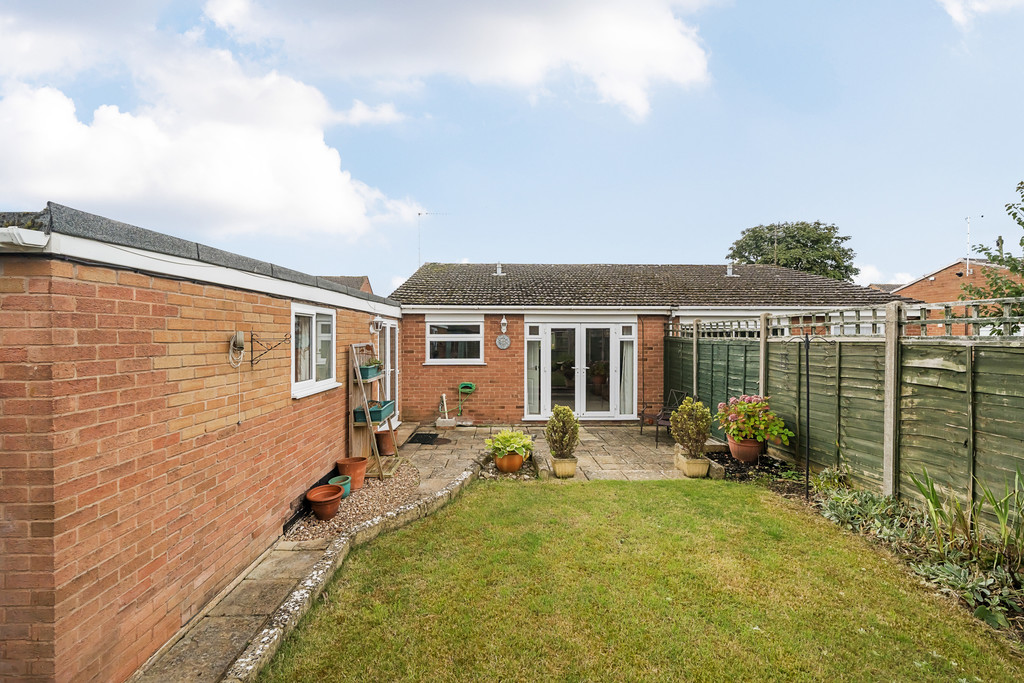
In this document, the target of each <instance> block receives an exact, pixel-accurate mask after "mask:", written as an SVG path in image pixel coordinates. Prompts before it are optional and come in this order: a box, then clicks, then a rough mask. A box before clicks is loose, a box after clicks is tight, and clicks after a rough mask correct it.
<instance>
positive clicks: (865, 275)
mask: <svg viewBox="0 0 1024 683" xmlns="http://www.w3.org/2000/svg"><path fill="white" fill-rule="evenodd" d="M854 266H856V267H857V268H859V269H860V273H859V274H857V275H855V276H854V278H853V282H854V284H857V285H860V286H861V287H867V286H868V285H871V284H876V283H877V284H897V283H898V284H901V285H902V284H906V283H908V282H910V281H911V280H913V279H914V276H913V275H911V274H910V273H895V274H892V275H889V274H887V273H883V272H882V271H881V270H880V269H879V268H878V267H876V266H873V265H871V264H869V263H867V264H865V263H854Z"/></svg>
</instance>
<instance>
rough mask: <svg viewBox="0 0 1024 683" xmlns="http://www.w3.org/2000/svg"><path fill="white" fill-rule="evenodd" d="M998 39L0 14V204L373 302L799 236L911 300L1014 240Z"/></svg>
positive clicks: (135, 13)
mask: <svg viewBox="0 0 1024 683" xmlns="http://www.w3.org/2000/svg"><path fill="white" fill-rule="evenodd" d="M1021 35H1024V0H905V1H903V2H891V0H861V1H858V2H821V1H820V0H802V1H798V0H780V1H777V2H764V1H763V0H629V1H617V0H517V1H516V2H507V0H502V1H494V0H435V1H434V2H429V3H427V2H408V1H405V2H399V1H396V0H377V1H376V2H365V0H363V1H360V2H347V1H340V0H291V1H289V2H271V1H270V0H208V1H206V2H202V1H199V0H195V1H169V0H133V1H132V2H127V1H122V2H112V1H110V0H90V2H88V3H84V2H80V1H79V0H65V1H49V0H0V211H34V210H40V209H42V208H43V207H44V206H45V203H46V202H47V201H54V202H57V203H60V204H65V205H68V206H71V207H74V208H76V209H80V210H83V211H88V212H91V213H96V214H99V215H102V216H105V217H107V218H112V219H115V220H119V221H123V222H126V223H131V224H133V225H138V226H141V227H144V228H149V229H151V230H156V231H159V232H164V233H167V234H171V235H175V236H177V237H182V238H185V239H190V240H194V241H198V242H202V243H204V244H208V245H211V246H215V247H219V248H221V249H226V250H228V251H232V252H235V253H239V254H243V255H246V256H251V257H254V258H258V259H262V260H266V261H270V262H273V263H277V264H279V265H282V266H287V267H289V268H293V269H296V270H300V271H303V272H307V273H311V274H315V275H368V276H369V277H370V280H371V283H372V285H373V288H374V291H375V292H377V293H378V294H388V293H390V292H391V291H392V290H393V289H394V288H395V287H396V286H398V285H399V284H400V283H401V282H402V281H404V279H405V278H407V277H408V276H409V275H411V274H412V272H413V271H415V269H416V268H417V267H418V265H419V264H420V263H421V262H426V261H442V262H499V261H500V262H503V263H725V262H726V253H727V252H728V251H729V248H730V246H731V245H732V243H733V242H734V241H735V240H736V239H737V238H738V237H739V236H740V234H741V233H742V231H743V230H744V229H746V228H749V227H752V226H755V225H760V224H770V223H775V222H783V221H815V220H820V221H823V222H826V223H834V224H835V225H837V226H838V228H839V232H840V234H841V235H848V236H849V237H850V240H849V241H848V242H847V243H846V246H849V247H852V248H853V250H854V251H855V252H856V254H857V256H856V259H855V264H856V265H857V266H858V267H859V268H860V269H861V275H860V276H858V278H857V280H856V281H857V282H859V283H862V284H866V283H867V282H906V281H909V280H911V279H914V278H917V277H920V276H922V275H925V274H927V273H929V272H932V271H935V270H938V269H939V268H941V267H943V266H946V265H948V264H950V263H952V262H953V261H955V260H956V259H958V258H962V257H963V256H966V255H967V253H968V244H969V243H973V244H987V245H993V244H994V243H995V240H996V238H997V236H999V235H1003V236H1004V237H1005V238H1006V244H1007V245H1012V246H1014V247H1016V245H1017V244H1018V242H1019V240H1020V239H1021V237H1024V235H1022V233H1021V229H1020V227H1019V226H1017V225H1016V223H1014V222H1013V221H1012V220H1010V219H1009V218H1008V217H1007V215H1006V212H1005V209H1004V206H1005V204H1007V203H1008V202H1013V201H1017V200H1019V199H1020V197H1019V196H1018V195H1017V192H1016V186H1017V184H1018V183H1019V182H1021V181H1024V153H1022V152H1024V142H1022V127H1021V123H1022V121H1024V118H1022V117H1024V89H1021V87H1020V79H1021V74H1022V73H1024V40H1021ZM968 218H970V241H968V232H967V230H968V221H967V219H968ZM1018 252H1019V250H1018Z"/></svg>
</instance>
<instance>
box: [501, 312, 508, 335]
mask: <svg viewBox="0 0 1024 683" xmlns="http://www.w3.org/2000/svg"><path fill="white" fill-rule="evenodd" d="M506 332H508V321H507V320H505V316H501V333H502V334H505V333H506Z"/></svg>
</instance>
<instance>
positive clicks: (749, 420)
mask: <svg viewBox="0 0 1024 683" xmlns="http://www.w3.org/2000/svg"><path fill="white" fill-rule="evenodd" d="M715 420H717V421H718V426H719V427H720V428H721V429H722V431H723V432H725V435H726V437H727V438H728V441H729V452H730V453H732V457H734V458H736V459H737V460H739V461H740V462H746V463H750V462H754V461H755V460H757V456H758V455H760V454H761V449H762V448H763V444H764V442H765V441H771V442H772V443H776V444H778V443H783V444H786V445H787V446H788V445H789V437H791V436H794V434H793V432H792V431H790V430H789V429H786V423H785V422H784V421H783V420H782V418H781V417H779V416H778V415H776V414H775V413H774V412H772V410H771V408H769V406H768V397H767V396H747V395H746V394H744V395H743V396H733V397H732V398H730V399H729V400H728V402H726V401H723V402H722V403H719V404H718V412H717V413H715Z"/></svg>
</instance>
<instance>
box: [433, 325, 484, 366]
mask: <svg viewBox="0 0 1024 683" xmlns="http://www.w3.org/2000/svg"><path fill="white" fill-rule="evenodd" d="M423 322H424V325H425V326H426V327H424V329H423V332H424V335H423V336H424V337H426V344H425V345H424V356H423V358H424V359H425V360H424V361H423V364H424V365H486V363H485V362H484V318H483V316H472V317H469V316H446V317H443V318H442V317H436V318H434V317H430V316H427V317H426V319H425V320H424V321H423ZM431 325H478V326H479V327H480V332H479V333H477V334H431V333H430V326H431ZM435 341H467V342H472V341H475V342H480V357H479V358H431V357H430V342H435Z"/></svg>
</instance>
